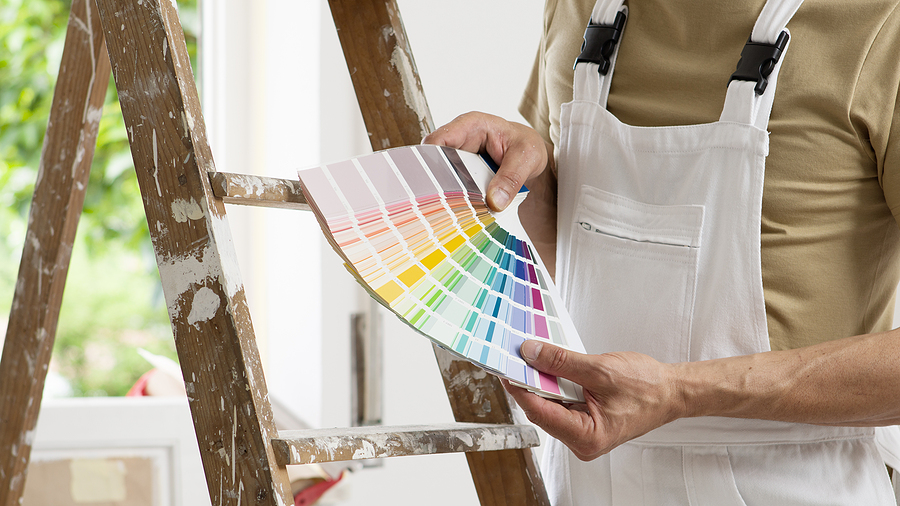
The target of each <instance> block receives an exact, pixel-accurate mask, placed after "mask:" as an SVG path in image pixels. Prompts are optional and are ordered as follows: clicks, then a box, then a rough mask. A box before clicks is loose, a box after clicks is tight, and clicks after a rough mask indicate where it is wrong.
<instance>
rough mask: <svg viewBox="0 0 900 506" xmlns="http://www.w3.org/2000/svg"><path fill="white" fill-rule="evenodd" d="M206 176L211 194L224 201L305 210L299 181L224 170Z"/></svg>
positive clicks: (305, 203)
mask: <svg viewBox="0 0 900 506" xmlns="http://www.w3.org/2000/svg"><path fill="white" fill-rule="evenodd" d="M209 178H210V182H211V183H212V189H213V194H214V195H215V196H216V197H219V198H220V199H222V200H223V201H225V203H226V204H238V205H244V206H259V207H277V208H280V209H300V210H303V211H309V204H308V203H307V202H306V197H304V196H303V190H302V189H301V188H302V187H301V186H300V181H294V180H291V179H276V178H272V177H262V176H251V175H248V174H231V173H228V172H214V173H212V174H210V175H209Z"/></svg>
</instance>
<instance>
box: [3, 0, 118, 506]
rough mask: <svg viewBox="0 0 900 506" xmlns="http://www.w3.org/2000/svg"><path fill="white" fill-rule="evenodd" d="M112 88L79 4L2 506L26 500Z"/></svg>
mask: <svg viewBox="0 0 900 506" xmlns="http://www.w3.org/2000/svg"><path fill="white" fill-rule="evenodd" d="M108 82H109V59H108V58H107V56H106V45H105V43H104V38H103V33H102V31H101V30H100V20H99V16H98V15H97V12H96V8H95V4H94V0H73V2H72V7H71V12H70V14H69V22H68V28H67V31H66V39H65V46H64V49H63V55H62V59H61V61H60V71H59V76H58V78H57V82H56V87H55V89H54V92H53V101H52V104H51V108H50V118H49V121H48V124H47V130H46V133H45V135H44V143H43V148H42V151H41V161H40V166H39V168H38V176H37V181H36V183H35V186H34V197H33V199H32V201H31V209H30V210H29V217H28V230H27V233H26V236H25V237H26V239H25V245H24V248H23V250H22V260H21V263H20V264H19V273H18V281H17V282H16V289H15V295H14V296H13V303H12V309H11V310H10V316H9V324H8V327H7V330H6V340H5V341H4V345H3V358H2V361H0V506H13V505H16V506H18V504H19V502H20V500H21V498H22V494H23V493H24V489H25V477H26V473H27V470H28V463H29V460H30V456H31V443H32V440H33V438H34V430H35V425H36V424H37V418H38V412H39V410H40V405H41V398H42V394H43V389H44V380H45V379H46V376H47V368H48V365H49V363H50V354H51V352H52V350H53V342H54V340H55V338H56V328H57V323H58V321H59V308H60V305H61V304H62V296H63V289H64V288H65V284H66V275H67V274H68V271H69V261H70V259H71V255H72V245H73V243H74V241H75V231H76V229H77V227H78V219H79V218H80V217H81V211H82V209H83V207H84V196H85V189H86V188H87V183H88V177H89V176H90V166H91V161H92V160H93V157H94V148H95V147H96V145H97V133H98V130H99V124H100V116H101V115H102V111H103V101H104V99H105V98H106V87H107V84H108Z"/></svg>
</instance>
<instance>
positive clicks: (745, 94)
mask: <svg viewBox="0 0 900 506" xmlns="http://www.w3.org/2000/svg"><path fill="white" fill-rule="evenodd" d="M764 4H765V6H764ZM799 4H800V2H799V1H794V2H791V1H784V2H780V1H776V0H770V1H769V2H768V3H766V2H764V1H763V0H740V1H733V2H716V1H712V0H704V1H699V2H698V1H693V2H692V1H687V0H632V1H631V2H629V3H628V5H627V10H626V9H623V8H621V2H615V1H603V0H601V1H599V2H597V3H596V4H595V3H594V2H593V1H572V2H556V1H552V0H551V1H548V3H547V7H546V14H545V25H544V36H543V39H542V43H541V50H540V52H539V55H538V60H537V63H536V66H535V73H534V74H533V77H532V81H531V83H530V84H529V88H528V91H527V92H526V96H525V99H524V100H523V105H522V112H523V115H524V116H525V117H526V118H528V120H529V121H530V122H531V123H532V125H533V126H534V127H535V128H537V130H532V129H530V128H528V127H525V126H522V125H517V124H513V123H509V122H506V121H504V120H502V119H500V118H496V117H491V116H487V115H482V114H469V115H464V116H461V117H460V118H458V119H457V120H455V121H453V122H452V123H450V124H449V125H447V126H445V127H443V128H441V129H439V130H437V131H436V132H435V133H433V134H432V135H430V136H429V137H427V138H426V139H425V140H424V142H428V143H436V144H442V145H449V146H453V147H459V148H462V149H466V150H470V151H486V152H488V153H489V154H490V155H491V156H492V157H493V158H494V160H495V161H497V162H498V163H500V170H499V171H498V174H497V177H495V178H494V180H493V181H492V183H491V187H490V189H489V193H488V201H489V203H490V205H491V206H492V207H494V208H495V209H502V208H504V207H505V206H506V204H507V203H508V201H509V196H510V195H514V194H515V192H516V191H517V190H518V188H519V187H520V186H521V185H522V184H523V183H526V182H527V185H528V186H529V188H530V189H531V190H532V191H531V196H530V197H529V201H531V202H529V204H530V207H529V208H528V209H527V210H525V211H526V212H525V213H523V214H527V216H523V221H524V222H525V223H526V226H528V227H529V234H530V235H532V238H533V239H535V242H537V243H538V244H539V245H542V244H543V245H548V246H550V247H549V248H548V247H544V248H539V250H540V253H541V255H542V256H543V258H544V260H545V263H547V264H552V263H553V261H552V254H553V251H554V250H553V248H552V246H553V244H554V242H555V240H558V242H557V243H556V246H557V249H556V251H555V252H556V253H557V254H558V258H557V263H556V265H557V272H556V276H557V282H558V285H559V287H560V291H561V293H562V295H563V297H564V299H565V300H566V304H567V307H568V308H569V310H570V312H571V313H572V316H573V319H574V321H575V324H576V327H577V328H578V330H579V333H580V334H581V337H582V339H583V341H584V342H585V346H586V348H587V350H588V352H589V353H593V354H592V355H581V354H577V353H572V352H568V351H565V350H561V349H559V348H556V347H554V346H552V345H550V344H544V343H540V342H538V341H528V342H526V343H525V344H523V345H522V348H521V352H522V355H523V356H524V357H525V358H526V360H528V361H529V362H530V363H532V365H534V366H535V367H536V368H538V369H540V370H543V371H545V372H547V373H550V374H554V375H559V376H563V377H566V378H568V379H571V380H573V381H575V382H576V383H579V384H581V385H582V386H583V387H584V388H585V390H586V399H587V402H586V404H583V405H571V406H564V405H561V404H558V403H555V402H552V401H548V400H546V399H543V398H540V397H538V396H536V395H534V394H531V393H528V392H526V391H524V390H521V389H518V388H515V387H512V386H509V387H508V390H509V392H510V394H511V395H512V396H513V397H514V398H515V399H516V401H517V402H518V403H519V405H520V406H521V407H522V408H523V409H524V410H525V413H526V414H527V415H528V417H529V418H530V419H531V420H532V421H533V422H535V423H536V424H538V425H540V426H541V427H542V428H544V429H545V430H546V431H547V432H548V433H549V434H550V435H551V436H553V437H554V438H556V439H557V440H558V441H560V442H561V443H562V444H564V445H565V446H566V447H568V449H569V451H568V452H567V451H566V450H565V449H563V448H562V447H561V446H560V445H559V444H557V443H556V442H551V445H550V447H549V448H548V449H547V451H546V453H545V461H544V465H545V468H544V473H545V476H546V477H547V483H548V491H549V493H550V496H551V500H552V501H553V502H554V503H555V504H578V505H583V504H592V503H595V504H698V503H699V504H703V503H709V504H744V503H746V504H894V502H893V501H894V499H893V498H892V497H891V493H890V490H889V483H888V476H887V472H886V471H885V469H884V466H883V465H882V464H881V463H880V459H879V456H878V454H877V451H876V449H875V445H874V442H873V433H872V430H871V429H864V428H861V427H874V426H884V425H892V424H897V423H900V396H898V392H900V335H898V333H897V332H896V331H890V330H889V329H890V327H891V325H892V315H893V307H894V291H895V287H896V286H897V283H898V280H900V256H898V253H900V233H898V226H897V221H896V216H895V214H894V212H896V211H895V210H897V209H900V179H898V177H897V176H898V174H897V171H898V167H900V165H898V161H900V142H898V139H900V113H898V111H900V107H898V105H897V104H898V93H897V91H898V87H900V59H898V58H897V57H896V55H897V50H898V48H900V9H898V8H897V5H898V2H897V0H871V1H866V2H842V1H838V0H827V1H824V0H823V1H817V2H812V1H810V2H808V3H807V4H805V5H803V6H800V5H799ZM798 8H799V9H798ZM795 11H796V15H794V12H795ZM619 13H621V14H622V16H623V17H624V16H625V14H626V13H627V23H626V24H625V27H624V29H622V28H621V25H617V21H618V20H617V18H618V16H619ZM589 18H592V19H593V20H594V23H595V24H598V25H602V26H603V28H601V29H599V30H596V31H598V32H601V35H600V36H601V37H606V39H604V40H603V41H600V42H601V44H600V45H602V42H605V41H608V40H611V39H612V38H613V37H614V34H615V32H616V31H617V30H618V32H619V35H618V37H619V40H620V42H619V44H618V47H617V51H618V53H617V55H615V54H614V55H612V56H611V57H607V58H606V59H607V61H606V64H604V62H603V61H602V60H604V57H603V56H597V55H596V54H582V56H583V57H584V59H585V60H587V61H582V62H580V63H579V64H578V67H577V68H576V70H575V71H574V73H573V71H572V70H570V69H571V65H572V63H573V62H574V61H575V60H576V57H579V50H580V48H581V41H580V39H581V34H582V33H583V27H584V25H586V24H587V21H588V19H589ZM788 21H790V22H788ZM785 25H786V26H787V28H788V29H789V30H790V38H789V42H787V41H786V40H782V39H779V36H780V34H781V33H782V28H784V27H785ZM751 34H752V35H751ZM748 36H750V40H751V41H752V42H753V43H754V44H757V45H758V46H759V45H761V46H762V47H763V49H762V50H763V52H766V51H769V53H767V54H768V55H769V56H767V57H773V56H775V53H778V52H780V51H782V50H784V57H783V58H781V59H779V60H778V64H777V65H776V68H775V69H774V70H772V71H771V73H770V74H767V75H766V76H759V77H760V79H757V80H756V82H753V81H752V80H751V81H745V80H744V79H746V77H739V78H737V79H736V80H732V81H730V83H729V76H730V75H731V74H732V72H735V64H736V63H737V61H738V59H740V57H741V53H742V48H744V46H745V43H746V42H747V41H748ZM785 42H787V44H785ZM779 44H781V45H779ZM590 45H591V44H588V46H590ZM778 56H779V57H780V55H778ZM748 59H752V58H749V57H748ZM604 66H607V67H608V68H607V72H606V74H604V73H603V71H602V70H601V69H602V68H603V67H604ZM573 74H574V76H573ZM613 76H615V77H613ZM573 77H574V82H575V86H574V92H573V89H572V87H570V84H571V83H572V82H573ZM763 81H764V84H762V85H761V82H763ZM761 87H762V88H764V89H763V90H762V91H760V90H759V88H761ZM776 88H777V93H775V91H776ZM726 91H727V94H726ZM573 93H574V96H575V100H574V101H572V102H570V100H572V97H573ZM563 104H565V105H563ZM770 108H771V118H770V116H769V110H770ZM717 120H719V121H717ZM679 125H685V126H679ZM767 130H768V131H769V132H771V135H770V136H767V135H766V131H767ZM769 137H770V138H771V141H770V140H769ZM554 152H555V154H554ZM767 154H768V157H766V155H767ZM557 159H558V162H559V163H558V165H559V168H558V171H557V168H556V163H555V162H556V161H557ZM557 172H558V175H559V179H558V181H559V182H558V184H559V189H558V190H557V188H556V185H557V178H556V173H557ZM763 176H764V177H763ZM557 196H558V201H557V200H556V197H557ZM557 204H558V210H557ZM554 225H556V226H554ZM557 232H558V233H557ZM548 257H549V258H548ZM582 461H584V462H582Z"/></svg>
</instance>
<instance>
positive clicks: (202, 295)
mask: <svg viewBox="0 0 900 506" xmlns="http://www.w3.org/2000/svg"><path fill="white" fill-rule="evenodd" d="M220 304H221V301H220V300H219V296H218V295H216V292H214V291H212V290H210V289H209V288H208V287H205V286H204V287H203V288H201V289H199V290H197V293H195V294H194V300H193V302H191V312H190V314H188V318H187V322H188V324H189V325H193V326H194V328H196V329H197V330H200V327H199V325H197V324H198V323H200V322H205V321H209V320H210V319H211V318H212V317H213V316H215V315H216V311H217V310H218V309H219V305H220Z"/></svg>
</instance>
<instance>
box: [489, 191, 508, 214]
mask: <svg viewBox="0 0 900 506" xmlns="http://www.w3.org/2000/svg"><path fill="white" fill-rule="evenodd" d="M491 200H492V201H493V202H494V206H496V207H497V209H499V210H501V211H502V210H504V209H506V204H508V203H509V193H507V192H506V190H504V189H503V188H497V189H495V190H494V191H493V192H492V193H491Z"/></svg>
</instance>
